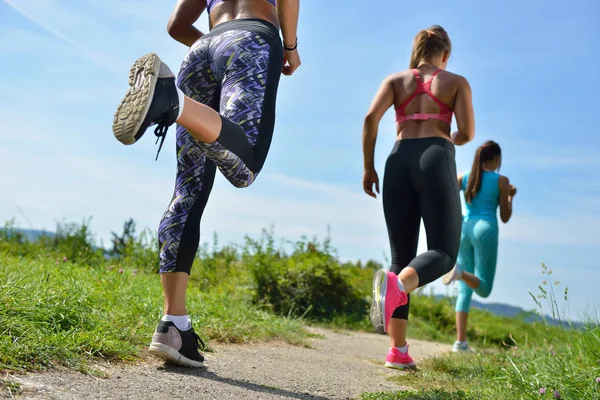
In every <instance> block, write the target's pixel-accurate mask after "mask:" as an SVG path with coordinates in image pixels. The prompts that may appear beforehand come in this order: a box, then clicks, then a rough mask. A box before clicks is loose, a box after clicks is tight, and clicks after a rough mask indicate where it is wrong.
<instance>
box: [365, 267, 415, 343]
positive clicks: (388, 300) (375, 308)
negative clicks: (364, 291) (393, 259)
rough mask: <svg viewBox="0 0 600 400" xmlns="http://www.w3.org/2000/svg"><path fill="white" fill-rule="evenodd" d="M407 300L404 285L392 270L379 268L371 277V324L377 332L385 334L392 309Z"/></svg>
mask: <svg viewBox="0 0 600 400" xmlns="http://www.w3.org/2000/svg"><path fill="white" fill-rule="evenodd" d="M407 302H408V297H407V296H406V293H405V292H404V286H402V282H401V281H400V280H399V279H398V276H397V275H396V274H394V273H393V272H390V271H386V270H385V269H380V270H379V271H377V272H376V273H375V276H374V277H373V302H372V303H371V324H372V325H373V328H374V329H375V331H376V332H377V333H381V334H385V333H386V332H387V331H388V324H389V322H390V319H391V318H392V314H393V313H394V310H395V309H396V308H398V307H400V306H403V305H405V304H406V303H407Z"/></svg>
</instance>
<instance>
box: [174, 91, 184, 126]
mask: <svg viewBox="0 0 600 400" xmlns="http://www.w3.org/2000/svg"><path fill="white" fill-rule="evenodd" d="M175 88H176V89H177V98H178V99H179V110H178V114H177V119H179V117H181V114H183V104H184V100H183V99H184V97H185V95H184V94H183V92H182V91H181V89H179V88H178V87H177V86H175Z"/></svg>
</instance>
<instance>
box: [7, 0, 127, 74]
mask: <svg viewBox="0 0 600 400" xmlns="http://www.w3.org/2000/svg"><path fill="white" fill-rule="evenodd" d="M2 1H3V2H4V3H5V4H6V5H7V6H9V7H11V8H12V9H13V10H15V11H16V12H18V13H19V14H21V15H22V16H23V17H25V18H27V19H28V20H29V21H30V22H32V23H33V24H35V25H36V26H38V27H40V28H42V29H44V30H46V31H48V32H49V33H51V34H52V35H54V36H55V37H57V38H58V39H60V40H62V41H64V42H65V43H67V44H69V45H70V46H72V47H73V48H75V49H76V50H77V51H78V52H79V53H80V54H81V55H83V56H84V57H86V58H87V59H88V60H90V61H92V62H93V63H94V64H96V65H97V66H99V67H101V68H104V69H106V70H107V71H110V72H112V73H115V74H119V75H122V71H119V70H118V69H117V68H115V67H114V65H113V64H111V63H110V62H108V61H107V60H106V59H105V58H104V57H102V56H100V55H98V54H96V53H94V52H93V51H90V50H89V49H88V48H87V47H86V46H84V45H82V44H80V43H79V42H77V41H76V40H75V39H73V38H72V37H69V36H67V35H65V34H64V33H63V32H61V31H59V30H58V29H56V28H54V27H53V26H51V25H49V24H48V23H46V22H44V21H42V20H41V19H40V18H38V17H36V16H35V15H33V14H31V13H30V12H29V11H27V10H25V9H24V8H22V7H21V6H18V5H17V4H15V3H14V2H13V1H12V0H2Z"/></svg>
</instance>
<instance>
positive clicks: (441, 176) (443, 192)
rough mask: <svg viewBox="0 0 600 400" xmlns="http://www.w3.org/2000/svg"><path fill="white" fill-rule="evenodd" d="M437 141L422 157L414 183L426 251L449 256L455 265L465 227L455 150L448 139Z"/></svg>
mask: <svg viewBox="0 0 600 400" xmlns="http://www.w3.org/2000/svg"><path fill="white" fill-rule="evenodd" d="M435 139H437V140H431V142H433V144H432V145H430V146H429V147H428V148H427V149H426V150H425V151H424V152H423V153H422V154H421V157H420V162H419V169H418V170H416V171H415V172H416V173H415V174H414V177H413V182H414V183H415V185H418V188H417V191H418V192H419V198H420V203H419V204H420V207H421V215H422V216H423V223H424V225H425V231H426V233H427V247H428V248H429V249H430V250H433V249H437V250H441V251H443V252H444V253H446V254H448V256H449V257H450V259H451V263H452V264H454V262H456V258H457V257H458V249H459V246H460V237H461V227H462V208H461V204H460V192H459V188H458V183H457V181H456V164H455V160H454V146H453V145H452V144H451V143H450V142H449V141H447V140H446V139H441V138H435ZM421 140H425V139H421Z"/></svg>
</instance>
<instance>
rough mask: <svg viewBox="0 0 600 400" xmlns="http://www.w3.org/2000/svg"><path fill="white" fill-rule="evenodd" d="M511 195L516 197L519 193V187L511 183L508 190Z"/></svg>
mask: <svg viewBox="0 0 600 400" xmlns="http://www.w3.org/2000/svg"><path fill="white" fill-rule="evenodd" d="M508 194H509V195H510V197H514V196H515V195H516V194H517V188H516V186H515V185H510V190H509V192H508Z"/></svg>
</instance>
